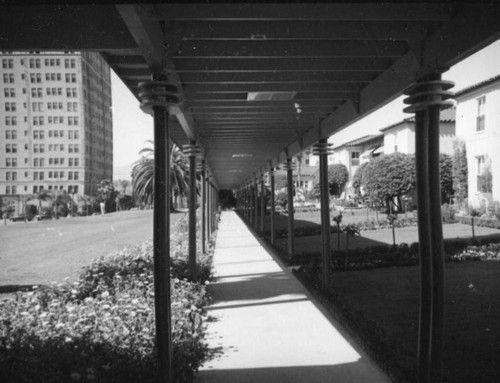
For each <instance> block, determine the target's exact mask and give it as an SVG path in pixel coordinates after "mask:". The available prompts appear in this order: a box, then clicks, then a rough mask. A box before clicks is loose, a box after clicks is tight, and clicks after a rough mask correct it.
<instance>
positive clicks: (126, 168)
mask: <svg viewBox="0 0 500 383" xmlns="http://www.w3.org/2000/svg"><path fill="white" fill-rule="evenodd" d="M499 74H500V40H498V41H496V42H494V43H492V44H491V45H489V46H487V47H486V48H484V49H482V50H481V51H479V52H477V53H476V54H474V55H472V56H470V57H469V58H467V59H465V60H463V61H461V62H459V63H458V64H456V65H455V66H453V67H451V68H450V70H449V71H447V72H445V73H444V74H443V79H444V80H451V81H454V82H455V87H454V88H452V89H451V90H452V91H455V92H456V91H459V90H461V89H464V88H467V87H469V86H471V85H473V84H476V83H478V82H481V81H484V80H487V79H489V78H491V77H493V76H496V75H499ZM111 92H112V100H113V101H112V102H113V109H112V110H113V135H114V139H113V143H114V148H113V157H114V158H113V161H114V176H113V178H114V179H115V180H117V179H130V171H131V168H132V164H133V163H134V162H135V161H137V160H138V159H139V158H140V155H139V151H140V150H141V149H142V148H144V147H146V146H148V144H147V143H146V141H147V140H153V118H152V117H151V116H150V115H148V114H145V113H144V112H142V110H141V109H140V107H139V101H138V100H137V99H136V98H135V97H134V96H133V94H132V93H131V92H130V91H129V90H128V89H127V87H126V86H125V85H124V84H123V82H122V81H121V80H120V79H119V78H118V76H117V75H116V74H115V73H114V72H113V71H111ZM404 98H405V96H401V97H399V98H398V99H396V100H394V101H393V102H391V103H389V104H387V105H386V106H384V107H382V108H380V109H378V110H377V111H375V112H373V113H372V114H370V115H369V116H367V117H365V118H363V119H361V120H359V121H357V122H356V123H354V124H352V125H350V126H348V127H346V128H345V129H343V130H342V131H341V132H339V133H337V134H335V135H334V136H332V137H331V139H330V141H331V142H334V144H335V145H341V144H343V143H345V142H347V141H350V140H352V139H355V138H358V137H360V136H364V135H367V134H379V130H380V129H381V128H384V127H386V126H389V125H392V124H394V123H396V122H399V121H401V120H403V119H404V118H407V117H409V115H408V114H404V113H403V112H402V110H403V107H404V106H403V102H402V100H403V99H404ZM360 130H361V131H362V132H363V133H362V134H359V133H357V132H359V131H360Z"/></svg>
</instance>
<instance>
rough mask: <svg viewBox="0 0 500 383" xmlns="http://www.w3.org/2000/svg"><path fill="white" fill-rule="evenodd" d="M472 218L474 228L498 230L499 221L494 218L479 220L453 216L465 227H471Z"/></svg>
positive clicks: (499, 227) (477, 218)
mask: <svg viewBox="0 0 500 383" xmlns="http://www.w3.org/2000/svg"><path fill="white" fill-rule="evenodd" d="M472 218H474V225H475V226H483V227H490V228H492V229H500V221H499V220H498V219H496V218H479V217H469V216H455V219H456V220H457V221H458V222H460V223H464V224H466V225H472Z"/></svg>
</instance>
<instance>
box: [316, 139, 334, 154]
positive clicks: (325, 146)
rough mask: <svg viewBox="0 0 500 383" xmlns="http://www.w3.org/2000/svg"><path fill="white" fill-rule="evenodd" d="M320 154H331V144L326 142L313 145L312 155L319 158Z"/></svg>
mask: <svg viewBox="0 0 500 383" xmlns="http://www.w3.org/2000/svg"><path fill="white" fill-rule="evenodd" d="M322 154H326V155H330V154H333V144H330V143H328V142H318V143H316V144H314V145H313V155H315V156H320V155H322Z"/></svg>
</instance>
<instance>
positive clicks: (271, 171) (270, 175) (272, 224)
mask: <svg viewBox="0 0 500 383" xmlns="http://www.w3.org/2000/svg"><path fill="white" fill-rule="evenodd" d="M269 183H270V186H271V201H270V204H271V217H270V226H271V227H270V231H271V244H272V245H274V243H275V242H276V234H275V227H274V226H275V222H274V214H275V205H274V204H275V202H274V169H271V170H269Z"/></svg>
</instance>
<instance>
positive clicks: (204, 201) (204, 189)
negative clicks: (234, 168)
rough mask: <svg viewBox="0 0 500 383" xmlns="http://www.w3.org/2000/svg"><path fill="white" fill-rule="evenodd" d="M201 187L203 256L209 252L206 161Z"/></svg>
mask: <svg viewBox="0 0 500 383" xmlns="http://www.w3.org/2000/svg"><path fill="white" fill-rule="evenodd" d="M200 178H201V180H200V186H201V206H200V213H201V251H202V252H203V254H205V253H206V252H207V249H206V238H207V234H206V231H207V225H206V217H205V216H206V211H205V205H206V204H207V185H206V184H205V160H202V161H201V174H200Z"/></svg>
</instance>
